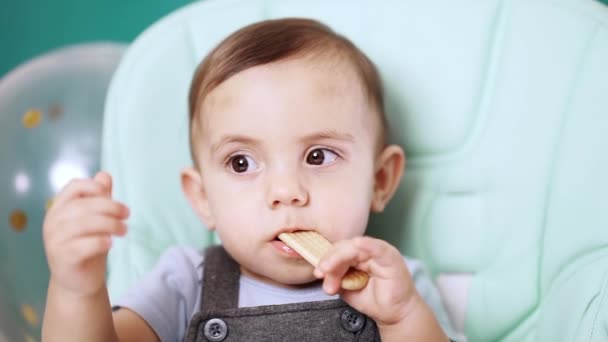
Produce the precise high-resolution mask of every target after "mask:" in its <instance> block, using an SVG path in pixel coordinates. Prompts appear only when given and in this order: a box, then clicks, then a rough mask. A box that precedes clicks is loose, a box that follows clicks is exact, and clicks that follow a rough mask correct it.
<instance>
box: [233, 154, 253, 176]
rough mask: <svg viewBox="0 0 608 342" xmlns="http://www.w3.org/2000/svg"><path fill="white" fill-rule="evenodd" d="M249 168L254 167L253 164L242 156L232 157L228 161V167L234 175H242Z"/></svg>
mask: <svg viewBox="0 0 608 342" xmlns="http://www.w3.org/2000/svg"><path fill="white" fill-rule="evenodd" d="M250 166H255V162H254V161H253V159H251V158H250V157H246V156H244V155H238V156H234V157H232V158H231V159H230V167H231V168H232V170H234V172H236V173H244V172H247V170H249V167H250Z"/></svg>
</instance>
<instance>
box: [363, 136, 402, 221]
mask: <svg viewBox="0 0 608 342" xmlns="http://www.w3.org/2000/svg"><path fill="white" fill-rule="evenodd" d="M404 167H405V153H404V152H403V149H402V148H401V147H399V146H398V145H388V146H386V147H385V148H384V149H383V150H382V152H381V153H380V154H379V155H378V157H377V158H376V167H375V171H374V195H373V198H372V205H371V209H372V211H374V212H382V211H383V210H384V208H385V207H386V205H387V204H388V202H389V201H390V199H391V198H392V197H393V195H394V194H395V191H396V190H397V187H399V183H400V182H401V176H402V175H403V169H404Z"/></svg>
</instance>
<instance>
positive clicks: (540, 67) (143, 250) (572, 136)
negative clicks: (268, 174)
mask: <svg viewBox="0 0 608 342" xmlns="http://www.w3.org/2000/svg"><path fill="white" fill-rule="evenodd" d="M289 16H296V17H310V18H315V19H319V20H321V21H322V22H324V23H326V24H328V25H330V26H331V27H332V28H334V29H335V30H336V31H338V32H339V33H342V34H344V35H346V36H347V37H349V38H350V39H351V40H353V42H354V43H355V44H357V45H358V46H359V47H360V48H361V49H363V50H364V51H365V52H366V53H367V54H368V55H369V56H370V57H371V59H372V60H373V61H374V62H375V63H376V64H377V65H378V67H379V69H380V72H381V74H382V77H383V79H384V83H385V89H386V94H387V97H386V104H387V109H388V116H389V121H390V127H391V130H392V133H393V134H394V137H395V138H394V139H395V141H396V142H398V143H400V144H402V145H403V146H404V148H405V150H406V152H407V155H408V163H407V168H406V174H405V178H404V180H403V183H402V185H401V187H400V190H399V192H398V194H397V196H396V198H395V199H394V200H393V201H392V202H391V204H390V206H389V208H388V209H387V212H385V213H384V214H382V215H379V216H374V217H373V219H372V221H371V224H370V230H369V231H370V234H373V235H378V236H381V237H383V238H386V239H387V240H389V241H391V242H392V243H394V244H396V245H397V246H399V247H400V248H401V249H402V251H403V252H404V253H406V254H409V255H414V256H417V257H420V258H422V259H424V260H425V261H426V262H427V263H428V264H429V267H430V269H431V270H432V272H433V274H434V275H435V276H437V281H438V285H439V286H440V290H441V291H442V292H443V294H444V296H445V298H446V305H447V307H448V309H449V311H450V313H451V316H452V319H453V320H454V322H455V324H456V326H457V327H458V328H460V329H461V330H463V331H465V332H466V334H467V335H468V337H469V340H470V341H494V340H503V341H592V340H593V341H595V339H601V338H605V334H606V325H607V324H608V323H607V322H608V312H607V311H608V310H607V309H606V308H607V307H608V305H606V304H605V305H604V309H601V308H602V305H601V302H602V300H603V296H605V293H606V291H607V285H606V282H607V281H608V248H607V247H608V246H607V243H608V229H606V227H608V210H606V209H607V208H606V204H605V203H606V201H605V193H606V191H607V190H608V179H607V178H606V174H607V172H608V154H607V153H605V152H604V151H603V147H604V146H605V145H606V144H608V136H607V135H606V134H605V132H606V131H607V130H608V93H607V91H606V90H607V89H608V62H607V61H608V10H607V9H606V8H605V7H604V6H603V5H601V4H600V3H598V2H595V1H591V0H588V1H585V0H502V1H501V0H465V1H457V2H456V1H450V0H428V1H413V0H406V1H382V2H379V1H372V0H359V1H353V0H348V1H347V0H337V1H323V0H307V1H297V0H281V1H271V0H224V1H219V0H214V1H205V2H199V3H195V4H193V5H190V6H187V7H185V8H183V9H181V10H179V11H176V12H174V13H173V14H171V15H169V16H168V17H166V18H164V19H163V20H161V21H160V22H158V23H156V24H155V25H153V26H152V27H150V28H149V29H148V30H146V31H145V32H144V33H143V34H142V35H141V36H140V37H139V38H138V39H137V41H136V42H135V43H134V44H133V45H132V46H131V47H130V49H129V50H128V52H127V54H126V57H125V58H124V59H123V61H122V63H121V65H120V67H119V70H118V72H117V73H116V76H115V78H114V80H113V82H112V85H111V89H110V94H109V97H108V100H107V106H106V117H105V131H104V142H103V143H104V154H103V155H104V159H103V165H104V166H105V168H106V169H107V170H109V171H111V172H113V173H114V175H115V177H116V196H117V197H118V198H119V199H121V200H124V201H125V202H127V203H128V204H129V205H130V206H131V207H132V212H133V217H132V220H131V224H130V226H131V231H130V233H129V235H128V237H127V238H125V239H122V240H120V241H117V243H116V245H115V249H113V251H112V252H111V255H110V275H109V284H110V290H111V293H112V295H118V294H120V293H121V292H122V291H123V290H124V289H125V287H126V286H128V285H129V284H131V283H132V281H133V280H134V279H135V278H137V277H139V276H140V275H141V273H142V272H144V271H146V270H147V269H149V268H150V267H151V266H152V264H153V263H154V261H155V260H156V258H157V257H158V255H159V253H161V252H162V250H164V249H165V248H166V247H167V246H168V245H170V244H176V243H177V244H189V245H195V246H202V245H204V244H207V243H209V242H211V241H212V240H213V236H212V235H209V234H208V233H205V231H204V229H203V227H202V224H201V223H200V222H199V221H198V220H197V219H196V218H195V216H194V214H193V213H192V211H191V209H190V208H189V206H188V205H187V204H186V201H185V200H184V198H183V195H182V194H181V192H180V187H179V177H178V175H179V170H180V168H182V167H184V166H186V165H189V164H190V159H189V154H188V148H187V137H188V134H187V101H186V95H187V91H188V86H189V82H190V79H191V77H192V73H193V71H194V69H195V67H196V65H197V63H198V62H199V61H200V60H201V58H202V57H203V56H204V55H205V54H206V53H207V52H208V51H209V50H210V48H212V47H213V46H214V45H215V44H217V43H218V42H219V41H220V40H221V39H222V38H224V37H225V36H227V35H228V34H229V33H231V32H232V31H234V30H236V29H238V28H240V27H242V26H244V25H246V24H249V23H252V22H256V21H259V20H263V19H267V18H279V17H289ZM564 296H565V298H564ZM600 327H604V329H603V330H602V329H599V328H600ZM601 334H604V335H601ZM601 336H604V337H601Z"/></svg>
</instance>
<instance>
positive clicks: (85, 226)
mask: <svg viewBox="0 0 608 342" xmlns="http://www.w3.org/2000/svg"><path fill="white" fill-rule="evenodd" d="M64 230H65V231H64V232H63V235H62V237H61V238H60V240H59V241H58V242H59V243H61V242H64V241H68V240H73V239H77V238H81V237H84V236H91V235H99V234H105V235H118V236H123V235H125V234H126V233H127V224H126V223H125V222H124V221H122V220H119V219H116V218H113V217H110V216H106V215H95V216H92V217H88V218H87V220H86V221H84V222H82V223H79V224H74V223H72V224H71V225H66V226H65V227H64Z"/></svg>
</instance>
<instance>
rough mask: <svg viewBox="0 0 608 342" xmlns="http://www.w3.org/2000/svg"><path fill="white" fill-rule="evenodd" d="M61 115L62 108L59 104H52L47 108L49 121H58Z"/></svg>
mask: <svg viewBox="0 0 608 342" xmlns="http://www.w3.org/2000/svg"><path fill="white" fill-rule="evenodd" d="M62 115H63V107H61V105H59V104H54V105H52V106H51V107H50V108H49V118H50V119H51V120H58V119H60V118H61V116H62Z"/></svg>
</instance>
